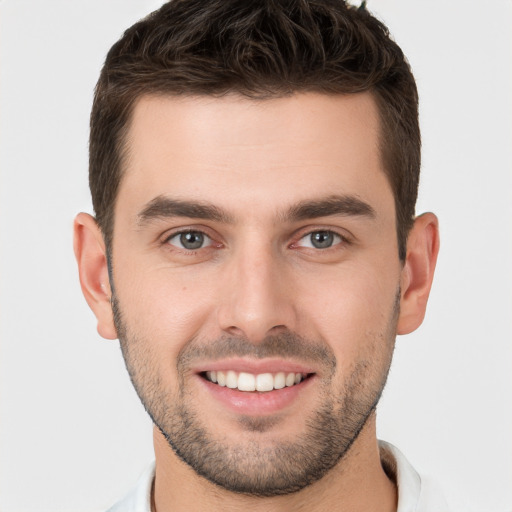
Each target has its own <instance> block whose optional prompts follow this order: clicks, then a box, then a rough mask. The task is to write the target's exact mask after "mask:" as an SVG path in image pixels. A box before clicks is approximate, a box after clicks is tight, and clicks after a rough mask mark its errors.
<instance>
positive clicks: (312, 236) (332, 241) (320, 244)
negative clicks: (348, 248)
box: [297, 230, 343, 249]
mask: <svg viewBox="0 0 512 512" xmlns="http://www.w3.org/2000/svg"><path fill="white" fill-rule="evenodd" d="M341 242H343V238H342V237H341V236H340V235H338V234H336V233H334V232H332V231H325V230H323V231H313V232H312V233H308V234H307V235H306V236H303V237H302V238H301V239H300V240H299V243H298V244H297V245H298V246H300V247H310V248H312V249H329V248H330V247H332V246H333V245H337V244H339V243H341Z"/></svg>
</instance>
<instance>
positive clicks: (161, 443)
mask: <svg viewBox="0 0 512 512" xmlns="http://www.w3.org/2000/svg"><path fill="white" fill-rule="evenodd" d="M154 445H155V455H156V476H155V482H154V487H153V496H152V498H153V499H152V507H153V512H171V511H172V512H182V511H183V512H184V511H186V512H195V511H203V510H209V511H210V512H225V511H226V510H241V509H243V510H245V511H247V512H280V511H285V510H286V511H287V510H294V511H302V510H307V511H308V512H316V511H321V510H322V511H325V510H329V509H332V510H340V511H350V512H370V511H374V510H379V511H382V512H395V511H396V507H397V491H396V486H395V484H394V483H392V482H391V481H390V480H389V478H388V477H387V475H386V473H385V472H384V470H383V469H382V465H381V461H380V454H379V448H378V443H377V438H376V431H375V414H373V415H372V417H370V418H369V420H368V422H367V424H366V425H365V427H364V428H363V430H362V431H361V433H360V435H359V436H358V438H357V439H356V440H355V441H354V443H353V445H352V446H351V448H350V450H349V451H348V452H347V453H346V454H345V456H344V457H343V459H342V460H341V461H340V462H339V463H338V464H337V465H336V466H335V467H334V468H333V469H332V470H331V471H330V472H329V473H328V474H327V475H325V476H324V477H323V478H321V479H320V480H319V481H317V482H315V483H314V484H312V485H309V486H308V487H306V488H304V489H302V490H301V491H298V492H295V493H292V494H288V495H284V496H276V497H263V498H262V497H254V496H247V495H242V494H236V493H233V492H230V491H226V490H225V489H222V488H220V487H218V486H216V485H215V484H212V483H210V482H209V481H207V480H206V479H204V478H203V477H201V476H199V475H197V474H196V473H195V471H194V470H192V469H191V468H190V467H189V466H188V465H187V464H185V463H184V462H182V461H181V459H179V458H178V457H177V456H176V454H175V453H174V452H173V451H172V449H171V448H170V446H169V445H168V443H167V441H166V440H165V438H164V437H163V436H162V434H161V433H160V431H158V430H157V429H156V428H155V429H154Z"/></svg>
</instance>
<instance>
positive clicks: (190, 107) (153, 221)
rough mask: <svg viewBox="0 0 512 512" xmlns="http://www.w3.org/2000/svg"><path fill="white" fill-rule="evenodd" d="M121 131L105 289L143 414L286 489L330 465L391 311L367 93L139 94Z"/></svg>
mask: <svg viewBox="0 0 512 512" xmlns="http://www.w3.org/2000/svg"><path fill="white" fill-rule="evenodd" d="M127 142H128V147H129V151H128V158H127V161H126V168H125V174H124V176H123V179H122V181H121V185H120V189H119V195H118V199H117V203H116V207H115V224H114V237H113V245H112V255H111V264H112V286H113V302H114V311H115V322H116V329H117V333H118V335H119V338H120V340H121V346H122V350H123V355H124V357H125V360H126V365H127V368H128V370H129V373H130V376H131V379H132V381H133V383H134V385H135V388H136V390H137V392H138V394H139V396H140V398H141V400H142V402H143V403H144V405H145V407H146V409H147V410H148V412H149V413H150V415H151V417H152V419H153V421H154V423H155V425H156V426H157V427H158V428H159V429H160V431H161V432H162V434H163V435H164V436H165V438H166V439H167V441H168V443H169V445H170V446H171V447H172V449H173V450H174V452H175V453H176V454H177V455H178V456H179V457H180V458H181V459H182V460H184V461H185V462H186V463H187V464H189V465H190V466H191V467H192V468H193V469H194V470H195V471H196V473H198V474H200V475H202V476H204V477H206V478H207V479H209V480H210V481H212V482H214V483H216V484H218V485H220V486H222V487H224V488H226V489H228V490H232V491H236V492H245V493H249V494H254V495H260V496H271V495H277V494H285V493H289V492H293V491H296V490H298V489H301V488H303V487H305V486H307V485H308V484H310V483H312V482H314V481H315V480H317V479H319V478H321V477H322V476H324V475H325V474H326V473H327V472H329V471H330V470H332V469H333V468H335V467H340V465H342V464H343V461H344V455H345V454H346V453H347V451H348V450H349V448H350V446H351V445H352V443H353V442H354V440H355V439H356V438H357V437H358V436H359V435H361V433H362V432H364V430H365V428H367V424H368V418H370V417H371V416H372V412H373V410H374V408H375V405H376V403H377V401H378V399H379V396H380V393H381V391H382V388H383V386H384V383H385V380H386V376H387V373H388V369H389V365H390V361H391V356H392V352H393V347H394V338H395V334H396V325H397V318H398V314H399V299H400V292H399V289H400V274H401V264H400V261H399V259H398V248H397V240H396V226H395V209H394V201H393V194H392V192H391V188H390V186H389V184H388V182H387V179H386V177H385V174H384V171H383V168H382V163H381V160H380V153H379V124H378V114H377V110H376V106H375V104H374V102H373V100H372V97H371V96H370V95H369V94H366V93H365V94H360V95H349V96H326V95H319V94H302V95H299V94H298V95H295V96H292V97H287V98H280V99H272V100H264V101H253V100H248V99H244V98H241V97H238V96H228V97H224V98H222V99H214V98H170V97H166V98H162V97H160V98H155V97H146V98H142V99H141V100H140V101H139V102H138V104H137V105H136V108H135V110H134V115H133V122H132V124H131V127H130V131H129V134H128V140H127Z"/></svg>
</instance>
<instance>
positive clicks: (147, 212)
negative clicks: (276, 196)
mask: <svg viewBox="0 0 512 512" xmlns="http://www.w3.org/2000/svg"><path fill="white" fill-rule="evenodd" d="M331 216H344V217H345V216H350V217H366V218H370V219H374V218H375V217H376V213H375V210H374V209H373V208H372V207H371V206H370V205H369V204H368V203H366V202H364V201H362V200H361V199H359V198H357V197H355V196H352V195H332V196H328V197H326V198H323V199H317V200H310V201H301V202H299V203H297V204H295V205H293V206H291V207H290V208H288V209H287V210H285V211H284V212H283V213H281V214H280V215H279V218H280V219H281V220H282V221H285V222H296V221H301V220H306V219H314V218H318V217H331ZM172 217H187V218H191V219H204V220H213V221H216V222H220V223H224V224H233V223H234V218H233V217H232V216H231V215H230V214H229V213H228V212H226V211H225V210H223V209H222V208H219V207H218V206H215V205H213V204H210V203H205V202H202V201H188V200H182V199H174V198H170V197H166V196H157V197H155V198H154V199H152V200H151V201H150V202H149V203H147V205H146V206H145V207H144V208H143V209H142V210H141V212H140V213H139V214H138V215H137V220H138V224H139V225H140V226H143V225H144V224H147V223H148V222H150V221H152V220H155V219H165V218H172Z"/></svg>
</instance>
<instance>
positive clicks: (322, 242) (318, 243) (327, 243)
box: [311, 231, 333, 249]
mask: <svg viewBox="0 0 512 512" xmlns="http://www.w3.org/2000/svg"><path fill="white" fill-rule="evenodd" d="M311 243H312V244H313V247H316V248H317V249H325V248H327V247H331V245H332V243H333V234H332V233H329V232H328V231H317V232H316V233H313V234H312V235H311Z"/></svg>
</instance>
